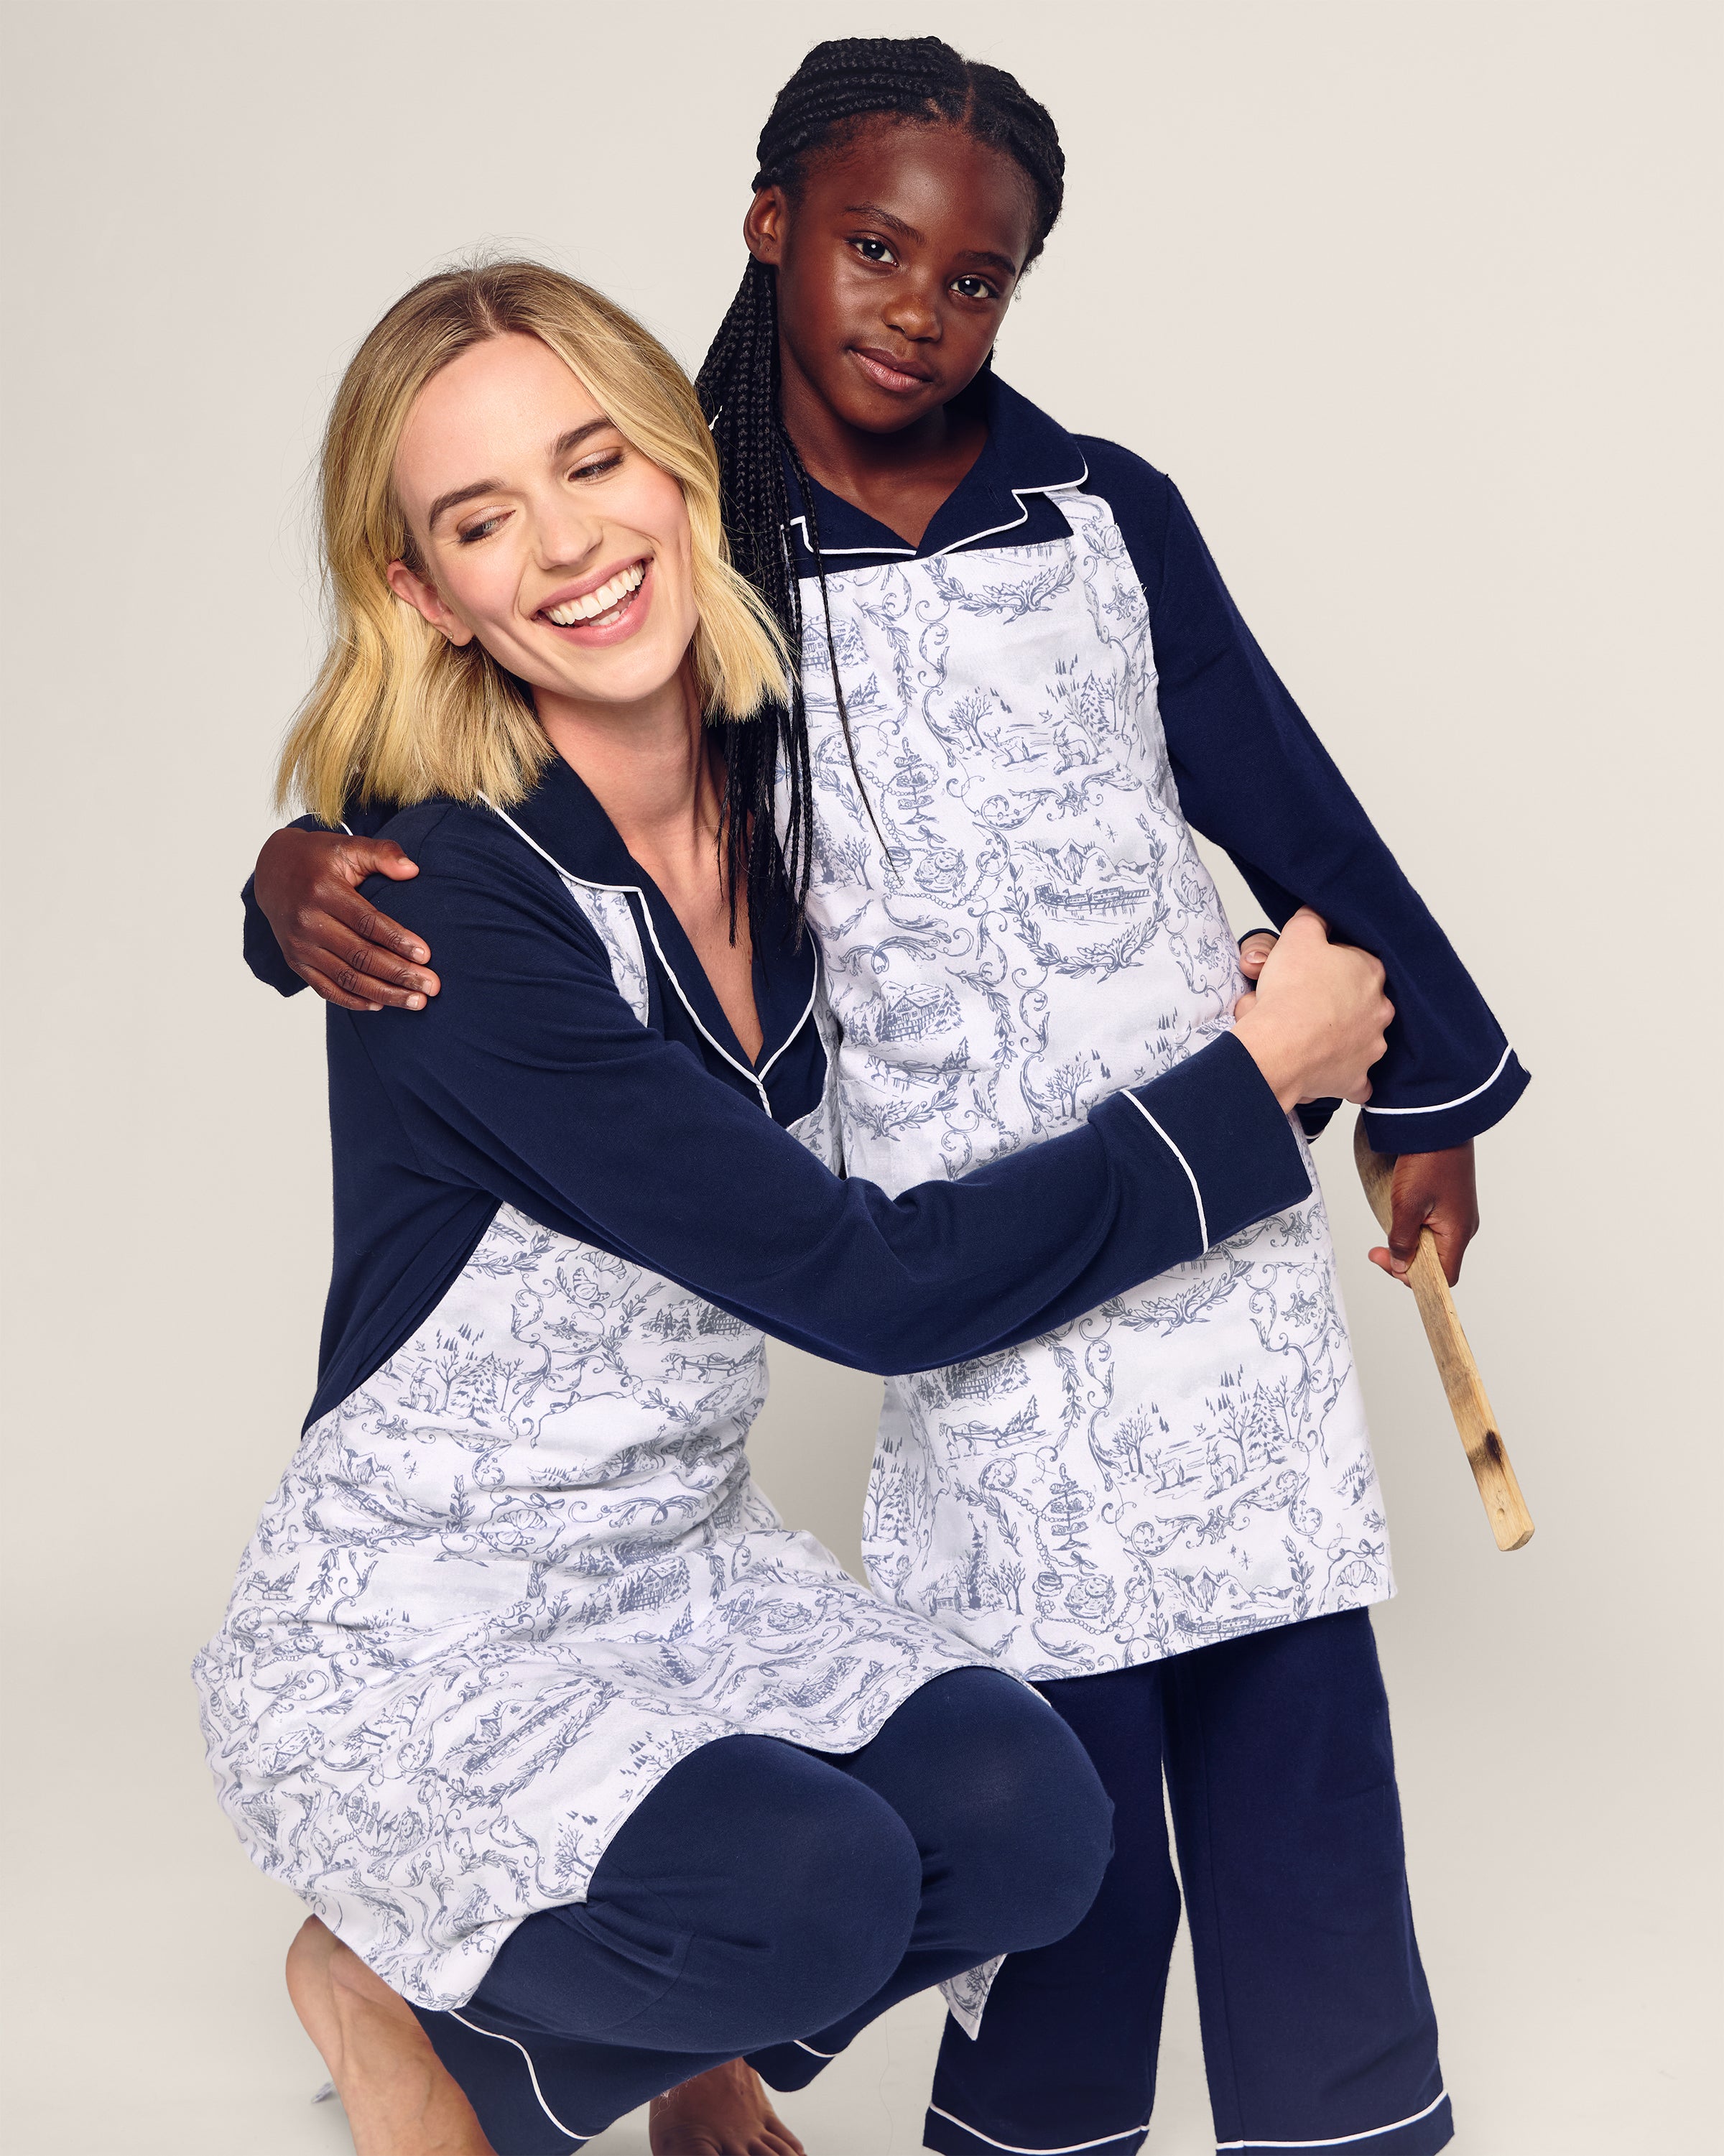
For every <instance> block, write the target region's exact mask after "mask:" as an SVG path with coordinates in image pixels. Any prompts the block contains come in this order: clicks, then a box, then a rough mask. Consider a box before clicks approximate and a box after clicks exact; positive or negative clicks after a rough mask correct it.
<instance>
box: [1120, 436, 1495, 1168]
mask: <svg viewBox="0 0 1724 2156" xmlns="http://www.w3.org/2000/svg"><path fill="white" fill-rule="evenodd" d="M1085 446H1086V449H1088V451H1089V452H1090V473H1091V477H1090V483H1091V486H1092V488H1093V490H1095V491H1097V492H1100V493H1101V494H1102V495H1104V496H1105V498H1106V500H1107V501H1108V503H1109V506H1110V507H1111V509H1112V510H1113V511H1114V514H1115V516H1116V520H1117V521H1118V522H1119V524H1120V526H1121V531H1122V532H1123V533H1124V536H1125V537H1126V544H1127V547H1129V549H1130V551H1131V557H1132V561H1133V564H1134V566H1135V567H1137V573H1138V576H1139V578H1140V580H1141V581H1142V583H1143V587H1144V590H1145V593H1146V594H1147V598H1148V601H1149V607H1150V625H1151V636H1152V642H1153V645H1154V652H1155V661H1156V666H1157V673H1158V675H1159V681H1158V686H1157V696H1158V700H1159V703H1160V708H1161V716H1162V727H1163V730H1164V732H1165V734H1166V737H1167V752H1168V756H1169V758H1170V760H1171V762H1172V770H1173V777H1174V781H1175V783H1176V784H1177V785H1178V789H1179V799H1180V804H1181V807H1182V808H1183V811H1184V813H1185V815H1186V817H1187V819H1188V821H1189V822H1190V823H1191V824H1192V825H1193V828H1194V829H1197V830H1198V831H1200V832H1202V833H1203V835H1204V836H1205V837H1206V838H1208V839H1213V840H1214V841H1215V843H1216V844H1218V845H1220V846H1223V847H1224V848H1225V849H1226V850H1227V852H1228V853H1229V855H1231V856H1232V858H1233V860H1234V861H1235V862H1236V863H1237V865H1238V866H1239V871H1240V873H1241V875H1243V876H1244V879H1245V880H1246V882H1247V883H1248V884H1249V885H1250V887H1251V890H1252V891H1253V892H1254V894H1255V896H1256V897H1257V899H1258V900H1259V901H1260V903H1261V904H1262V906H1264V907H1265V910H1266V911H1268V912H1269V914H1270V916H1271V918H1272V919H1273V920H1274V921H1275V923H1276V925H1277V926H1278V927H1279V926H1280V924H1281V923H1282V922H1283V921H1285V920H1286V918H1287V916H1288V915H1289V914H1290V913H1292V912H1293V911H1295V910H1296V908H1297V907H1298V906H1302V905H1303V906H1312V907H1314V908H1315V909H1316V911H1317V912H1319V913H1321V915H1322V916H1323V918H1324V919H1325V920H1326V921H1327V922H1328V923H1329V926H1330V928H1331V931H1332V932H1333V933H1334V935H1335V936H1336V937H1337V939H1344V940H1345V941H1347V942H1351V943H1357V944H1358V945H1359V946H1361V947H1362V948H1363V949H1365V950H1367V951H1370V952H1373V953H1374V954H1375V955H1376V956H1377V957H1378V958H1380V959H1381V960H1382V961H1383V967H1384V969H1385V972H1386V973H1387V976H1388V993H1389V997H1390V998H1391V1000H1392V1001H1393V1004H1394V1006H1395V1019H1394V1022H1393V1025H1392V1026H1391V1027H1390V1029H1389V1034H1388V1053H1387V1054H1386V1055H1384V1057H1383V1060H1382V1061H1381V1062H1380V1063H1379V1064H1378V1066H1377V1068H1376V1069H1375V1070H1374V1071H1373V1073H1372V1084H1373V1097H1372V1101H1371V1104H1370V1106H1369V1107H1368V1108H1367V1111H1366V1123H1367V1130H1368V1131H1369V1132H1370V1136H1371V1142H1372V1143H1373V1145H1374V1146H1375V1147H1377V1149H1378V1151H1379V1152H1429V1151H1434V1150H1435V1149H1437V1148H1439V1147H1444V1146H1452V1145H1459V1144H1460V1143H1461V1142H1463V1141H1464V1140H1465V1139H1467V1138H1470V1137H1474V1136H1475V1135H1476V1134H1477V1133H1478V1132H1480V1131H1484V1130H1487V1129H1488V1128H1489V1127H1491V1124H1493V1123H1495V1122H1499V1121H1500V1120H1501V1117H1503V1116H1506V1114H1507V1113H1508V1111H1509V1110H1510V1109H1511V1107H1512V1106H1514V1104H1515V1102H1516V1100H1518V1099H1519V1097H1520V1096H1521V1092H1522V1091H1524V1090H1525V1088H1526V1083H1527V1079H1526V1072H1525V1071H1524V1070H1522V1069H1521V1066H1520V1064H1519V1063H1518V1062H1517V1061H1516V1058H1515V1055H1514V1053H1513V1050H1511V1048H1510V1046H1509V1045H1508V1042H1507V1040H1506V1038H1505V1036H1504V1034H1503V1031H1502V1029H1501V1026H1499V1025H1498V1024H1497V1022H1496V1019H1495V1018H1494V1017H1493V1016H1492V1014H1491V1011H1490V1009H1488V1007H1487V1006H1486V1004H1485V999H1484V998H1483V997H1482V996H1481V995H1480V993H1479V991H1478V989H1477V988H1476V987H1475V985H1474V983H1473V982H1472V979H1471V978H1470V976H1469V974H1468V973H1467V972H1466V969H1465V967H1464V966H1463V965H1462V964H1461V962H1460V959H1459V957H1457V956H1456V955H1455V951H1454V948H1453V947H1452V946H1451V945H1450V944H1449V940H1448V938H1447V937H1445V936H1444V933H1443V932H1442V930H1441V929H1440V928H1439V927H1438V925H1437V923H1436V921H1434V919H1433V918H1432V916H1431V915H1430V912H1429V910H1428V909H1427V907H1426V906H1425V905H1424V901H1422V900H1421V899H1420V897H1419V894H1418V892H1417V891H1414V888H1413V886H1412V885H1411V884H1410V883H1409V882H1408V880H1407V878H1406V876H1405V875H1403V873H1402V871H1401V869H1400V866H1399V865H1398V863H1397V861H1396V860H1395V858H1394V856H1393V854H1391V853H1390V851H1389V850H1388V847H1387V846H1386V845H1385V844H1384V843H1383V839H1382V838H1381V837H1380V836H1379V835H1378V832H1377V831H1376V829H1374V828H1373V825H1372V823H1371V820H1370V819H1369V817H1368V816H1367V814H1365V811H1364V809H1363V808H1362V807H1361V805H1360V803H1359V802H1358V800H1357V798H1356V797H1355V796H1354V794H1353V793H1352V789H1351V788H1349V787H1348V785H1347V782H1346V780H1345V779H1344V778H1342V775H1341V773H1340V772H1339V771H1338V770H1337V767H1336V766H1335V763H1334V761H1333V759H1332V758H1331V757H1330V755H1329V754H1328V752H1327V751H1326V749H1325V748H1324V747H1323V745H1322V743H1321V742H1320V741H1319V740H1318V738H1317V737H1316V733H1315V732H1314V731H1312V729H1311V726H1310V724H1309V723H1308V722H1307V721H1306V718H1305V716H1303V714H1302V713H1301V711H1300V710H1299V707H1298V706H1297V705H1296V703H1295V702H1294V701H1293V699H1292V697H1291V696H1290V695H1289V694H1288V693H1287V690H1286V689H1285V687H1284V686H1283V685H1282V684H1281V682H1280V680H1278V678H1277V677H1276V675H1275V670H1274V669H1273V668H1272V667H1271V666H1270V664H1269V661H1268V660H1266V659H1265V657H1264V655H1263V653H1262V651H1261V650H1260V649H1259V648H1258V645H1257V643H1256V640H1255V638H1254V637H1253V636H1252V634H1251V632H1250V630H1249V629H1248V628H1247V627H1246V626H1245V624H1244V621H1243V620H1242V619H1240V616H1239V609H1238V608H1236V607H1235V606H1234V603H1233V600H1232V598H1231V597H1230V596H1229V593H1228V590H1227V588H1226V586H1225V585H1224V583H1223V582H1222V580H1221V576H1220V572H1219V571H1218V569H1217V568H1216V566H1215V563H1214V562H1213V560H1212V559H1211V557H1210V555H1209V551H1208V547H1205V545H1204V544H1203V538H1202V536H1201V535H1200V534H1199V532H1198V528H1197V526H1196V524H1195V523H1194V522H1193V520H1192V516H1191V512H1190V511H1189V510H1188V508H1187V507H1186V506H1185V503H1184V501H1183V500H1182V499H1181V497H1180V495H1179V492H1178V489H1177V488H1176V487H1175V486H1174V485H1172V482H1171V481H1170V480H1167V478H1166V477H1164V476H1163V475H1162V474H1161V473H1159V472H1157V471H1155V470H1152V467H1151V466H1149V465H1146V464H1144V463H1142V461H1141V459H1137V458H1136V457H1133V456H1131V455H1130V454H1128V453H1127V452H1126V451H1125V450H1123V449H1118V448H1116V447H1115V446H1114V445H1113V444H1111V443H1101V442H1095V443H1090V444H1086V445H1085Z"/></svg>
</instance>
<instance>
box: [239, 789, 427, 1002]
mask: <svg viewBox="0 0 1724 2156" xmlns="http://www.w3.org/2000/svg"><path fill="white" fill-rule="evenodd" d="M391 814H393V811H392V810H390V809H389V808H365V809H362V808H354V807H351V806H350V807H349V808H347V809H346V811H345V815H344V820H345V821H346V826H347V829H349V830H350V831H351V832H352V833H353V834H354V836H355V837H356V838H361V839H368V838H371V837H372V836H373V835H374V834H376V833H377V832H378V831H381V830H382V828H383V826H384V824H387V822H388V820H389V818H390V816H391ZM327 828H328V827H327V826H326V824H322V823H321V822H320V821H319V820H318V819H317V818H316V816H296V817H295V819H294V820H293V821H292V823H291V824H289V825H288V826H287V829H289V830H290V831H321V830H325V829H327ZM239 903H240V905H241V906H243V907H244V912H245V920H244V927H243V928H242V929H241V932H240V945H239V947H240V951H241V952H242V954H243V956H244V959H245V962H246V964H247V965H248V966H249V967H250V968H251V970H252V972H253V973H254V974H256V976H257V978H259V980H260V981H261V982H262V983H264V987H265V988H274V989H275V993H277V994H278V995H282V996H296V995H297V994H298V993H299V992H300V989H301V988H304V987H305V983H304V982H303V981H302V980H301V979H300V977H299V975H298V974H297V973H295V971H294V970H293V968H292V967H291V966H290V965H289V964H288V962H287V961H286V959H285V957H283V956H282V955H281V946H280V944H279V943H278V942H276V941H275V930H274V929H273V928H271V927H270V926H269V921H267V920H266V919H265V918H264V910H263V908H262V907H261V906H259V904H258V894H257V878H256V876H255V875H249V876H248V877H247V878H246V879H245V882H244V886H243V887H242V889H241V891H240V893H239Z"/></svg>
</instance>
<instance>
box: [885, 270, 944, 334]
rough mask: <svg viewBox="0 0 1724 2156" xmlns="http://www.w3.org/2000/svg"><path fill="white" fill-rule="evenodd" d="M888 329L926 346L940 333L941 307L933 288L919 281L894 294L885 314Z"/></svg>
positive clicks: (906, 285)
mask: <svg viewBox="0 0 1724 2156" xmlns="http://www.w3.org/2000/svg"><path fill="white" fill-rule="evenodd" d="M885 326H886V327H887V328H888V329H892V330H896V331H897V332H898V334H899V336H903V337H909V338H910V339H911V341H913V342H915V343H917V344H926V343H928V342H930V341H931V340H932V339H934V338H935V337H937V336H939V334H940V308H939V303H938V299H937V296H936V293H935V291H934V290H933V289H932V288H931V286H929V285H925V284H924V283H923V282H922V281H921V280H920V279H918V280H916V281H915V282H914V283H909V282H906V284H905V285H901V286H900V288H899V289H898V290H896V291H895V292H894V293H893V294H892V295H891V298H890V300H889V301H888V302H887V305H886V308H885Z"/></svg>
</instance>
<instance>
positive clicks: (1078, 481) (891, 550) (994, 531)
mask: <svg viewBox="0 0 1724 2156" xmlns="http://www.w3.org/2000/svg"><path fill="white" fill-rule="evenodd" d="M1089 476H1090V466H1089V464H1088V461H1087V459H1086V460H1085V465H1084V468H1083V470H1081V471H1080V473H1079V474H1078V475H1077V477H1076V478H1075V479H1050V480H1047V481H1046V482H1045V483H1044V485H1040V486H1014V487H1010V488H1008V490H1007V491H1008V493H1010V494H1011V495H1013V497H1014V498H1015V499H1016V501H1017V504H1018V514H1017V515H1016V516H1014V517H1013V519H1012V521H1011V522H1010V523H1009V524H990V525H988V526H987V527H986V529H985V530H983V531H971V532H968V533H967V534H966V535H965V536H964V537H963V538H962V539H954V540H953V541H952V542H951V544H950V545H949V546H946V547H936V549H935V551H934V552H932V553H931V554H930V555H928V556H927V557H926V559H927V560H928V561H930V562H938V561H941V560H942V559H943V558H944V557H945V556H947V554H955V553H957V550H958V548H959V547H973V546H974V545H975V543H976V542H977V540H978V539H997V538H998V536H999V535H1000V534H1001V532H1003V531H1016V530H1017V529H1018V526H1019V525H1020V524H1027V523H1028V522H1029V506H1028V504H1027V503H1026V502H1025V500H1024V495H1026V494H1062V493H1065V491H1066V490H1068V489H1070V488H1071V487H1075V486H1081V485H1083V484H1084V481H1085V480H1086V479H1088V477H1089ZM798 524H799V525H801V526H802V543H803V547H806V548H807V550H808V552H809V553H810V554H812V553H813V551H814V549H813V546H812V545H811V544H810V542H809V539H808V517H807V516H806V515H803V516H793V517H792V518H791V519H790V525H791V526H794V525H798ZM787 529H788V526H787ZM917 552H918V550H917V549H916V547H822V548H821V549H820V557H821V559H822V560H823V561H825V560H829V559H832V558H833V557H836V556H838V555H839V554H871V555H874V556H875V557H879V556H880V555H882V554H891V555H896V556H899V557H902V558H903V559H905V560H906V561H908V560H911V559H914V558H915V557H916V553H917Z"/></svg>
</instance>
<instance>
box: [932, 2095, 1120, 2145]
mask: <svg viewBox="0 0 1724 2156" xmlns="http://www.w3.org/2000/svg"><path fill="white" fill-rule="evenodd" d="M928 2109H929V2110H930V2111H931V2112H933V2114H934V2116H935V2117H936V2118H944V2119H948V2120H950V2121H951V2123H952V2125H954V2126H955V2127H957V2128H958V2129H959V2130H960V2131H961V2132H962V2133H975V2134H976V2138H977V2140H978V2141H985V2142H987V2143H988V2147H989V2148H1003V2149H1006V2150H1008V2152H1009V2156H1078V2152H1079V2150H1080V2149H1084V2148H1106V2147H1108V2145H1109V2144H1110V2143H1112V2142H1115V2141H1129V2140H1130V2139H1131V2136H1132V2135H1133V2134H1134V2133H1148V2131H1149V2128H1148V2127H1147V2125H1144V2126H1128V2127H1127V2128H1126V2130H1125V2132H1124V2133H1104V2134H1103V2135H1102V2137H1101V2139H1100V2140H1099V2141H1067V2142H1065V2143H1062V2145H1061V2146H1060V2148H1025V2147H1024V2146H1023V2144H1022V2143H1018V2142H1016V2141H996V2140H994V2139H993V2137H992V2135H990V2134H987V2133H976V2129H975V2128H974V2127H973V2126H967V2125H965V2123H964V2122H963V2120H962V2119H961V2118H954V2117H952V2113H951V2112H949V2111H942V2110H941V2108H940V2107H939V2105H938V2104H937V2103H931V2104H930V2105H929V2106H928Z"/></svg>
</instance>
